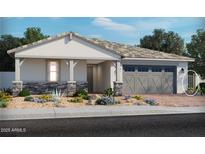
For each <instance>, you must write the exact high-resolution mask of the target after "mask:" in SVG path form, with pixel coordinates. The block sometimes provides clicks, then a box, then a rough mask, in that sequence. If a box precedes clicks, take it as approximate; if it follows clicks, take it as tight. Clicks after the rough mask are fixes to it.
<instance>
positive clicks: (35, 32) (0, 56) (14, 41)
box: [0, 27, 48, 71]
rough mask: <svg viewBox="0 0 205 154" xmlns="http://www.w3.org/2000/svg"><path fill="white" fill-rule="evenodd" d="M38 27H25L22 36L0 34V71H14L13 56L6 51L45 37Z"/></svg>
mask: <svg viewBox="0 0 205 154" xmlns="http://www.w3.org/2000/svg"><path fill="white" fill-rule="evenodd" d="M47 37H48V36H47V35H44V34H43V33H42V32H41V29H40V28H38V27H30V28H27V29H26V31H25V32H24V37H23V38H18V37H14V36H12V35H1V36H0V71H14V69H15V66H14V58H12V57H11V56H9V55H8V54H7V51H8V50H10V49H13V48H17V47H19V46H21V45H24V44H28V43H33V42H35V41H38V40H41V39H44V38H47Z"/></svg>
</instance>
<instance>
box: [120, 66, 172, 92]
mask: <svg viewBox="0 0 205 154" xmlns="http://www.w3.org/2000/svg"><path fill="white" fill-rule="evenodd" d="M168 68H169V69H168ZM170 68H172V69H170ZM174 70H175V69H174V68H173V67H156V66H143V67H141V66H140V67H139V66H129V67H128V69H124V72H123V93H124V94H170V93H174V88H175V86H174V84H176V83H175V81H174V78H175V71H174Z"/></svg>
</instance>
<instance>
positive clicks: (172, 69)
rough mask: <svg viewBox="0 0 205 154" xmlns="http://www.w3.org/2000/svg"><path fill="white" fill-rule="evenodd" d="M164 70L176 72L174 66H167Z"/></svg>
mask: <svg viewBox="0 0 205 154" xmlns="http://www.w3.org/2000/svg"><path fill="white" fill-rule="evenodd" d="M164 71H165V72H174V68H173V67H165V69H164Z"/></svg>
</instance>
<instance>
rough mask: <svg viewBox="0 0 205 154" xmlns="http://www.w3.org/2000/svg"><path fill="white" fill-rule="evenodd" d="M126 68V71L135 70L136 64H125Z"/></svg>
mask: <svg viewBox="0 0 205 154" xmlns="http://www.w3.org/2000/svg"><path fill="white" fill-rule="evenodd" d="M124 70H125V72H134V71H135V66H134V65H125V66H124Z"/></svg>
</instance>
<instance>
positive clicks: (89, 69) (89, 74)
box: [87, 65, 93, 92]
mask: <svg viewBox="0 0 205 154" xmlns="http://www.w3.org/2000/svg"><path fill="white" fill-rule="evenodd" d="M87 81H88V92H93V65H87Z"/></svg>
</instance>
